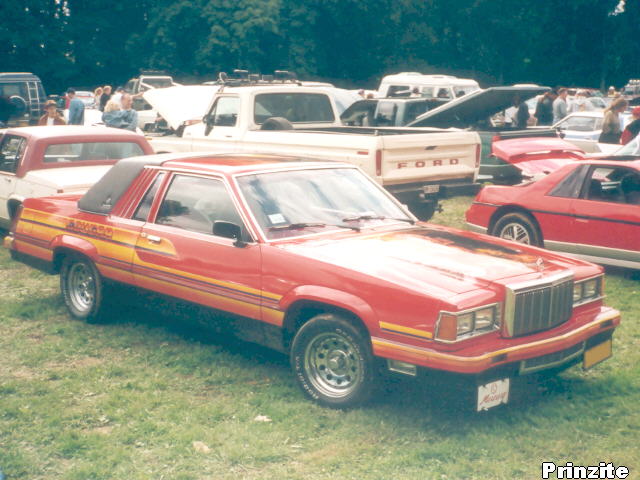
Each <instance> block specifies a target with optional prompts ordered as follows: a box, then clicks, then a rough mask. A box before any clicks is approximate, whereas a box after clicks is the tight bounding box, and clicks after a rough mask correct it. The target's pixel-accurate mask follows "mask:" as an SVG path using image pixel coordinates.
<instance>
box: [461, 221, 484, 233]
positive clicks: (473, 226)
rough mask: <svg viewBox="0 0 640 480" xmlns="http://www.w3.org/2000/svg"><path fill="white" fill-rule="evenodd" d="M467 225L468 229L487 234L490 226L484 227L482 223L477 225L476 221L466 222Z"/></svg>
mask: <svg viewBox="0 0 640 480" xmlns="http://www.w3.org/2000/svg"><path fill="white" fill-rule="evenodd" d="M465 225H466V226H467V229H468V230H470V231H472V232H475V233H483V234H485V235H486V234H487V232H488V231H489V229H488V228H486V227H483V226H481V225H476V224H474V223H469V222H465Z"/></svg>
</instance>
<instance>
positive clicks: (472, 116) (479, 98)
mask: <svg viewBox="0 0 640 480" xmlns="http://www.w3.org/2000/svg"><path fill="white" fill-rule="evenodd" d="M547 90H549V88H548V87H490V88H486V89H484V90H476V91H474V92H471V93H468V94H467V95H464V96H462V97H459V98H456V99H455V100H452V101H450V102H448V103H445V104H444V105H442V106H440V107H438V108H434V109H433V110H430V111H428V112H427V113H424V114H423V115H420V116H419V117H418V118H417V119H415V120H414V121H413V122H411V123H410V124H409V125H407V126H408V127H437V128H450V127H456V128H468V127H470V126H472V125H474V124H476V123H477V122H479V121H482V120H486V119H487V118H489V117H490V116H492V115H495V114H496V113H498V112H501V111H502V110H506V109H507V108H509V107H510V106H511V105H512V104H513V98H514V97H515V96H516V95H517V96H519V97H520V99H521V100H522V101H526V100H528V99H530V98H532V97H535V96H536V95H540V94H541V93H544V92H546V91H547Z"/></svg>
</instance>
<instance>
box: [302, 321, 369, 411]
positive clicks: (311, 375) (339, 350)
mask: <svg viewBox="0 0 640 480" xmlns="http://www.w3.org/2000/svg"><path fill="white" fill-rule="evenodd" d="M291 366H292V368H293V370H294V372H295V375H296V379H297V381H298V384H299V385H300V387H302V389H303V390H304V392H305V393H306V394H307V395H308V396H309V397H311V398H312V399H314V400H316V401H317V402H318V403H320V404H322V405H324V406H328V407H332V408H348V407H354V406H356V405H359V404H362V403H364V402H366V401H367V400H368V399H369V398H370V397H371V394H372V393H373V387H374V380H375V375H374V358H373V353H372V352H371V347H370V345H369V342H368V341H367V340H366V339H365V337H364V335H363V334H362V333H361V332H360V331H359V330H358V329H357V328H356V327H355V326H354V325H352V324H351V323H350V322H349V321H347V320H345V319H344V318H342V317H340V316H338V315H334V314H322V315H317V316H316V317H314V318H312V319H311V320H309V321H308V322H307V323H305V324H304V325H303V326H302V327H301V328H300V330H298V332H297V333H296V335H295V337H294V339H293V343H292V345H291Z"/></svg>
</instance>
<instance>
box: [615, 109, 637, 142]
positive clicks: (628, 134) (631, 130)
mask: <svg viewBox="0 0 640 480" xmlns="http://www.w3.org/2000/svg"><path fill="white" fill-rule="evenodd" d="M631 117H632V118H633V121H632V122H631V123H630V124H629V125H627V127H626V128H625V129H624V130H623V131H622V135H621V136H620V143H621V144H622V145H626V144H627V143H629V142H630V141H631V140H633V139H634V138H636V137H637V136H638V134H639V133H640V107H635V108H634V109H633V110H631Z"/></svg>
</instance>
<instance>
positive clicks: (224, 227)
mask: <svg viewBox="0 0 640 480" xmlns="http://www.w3.org/2000/svg"><path fill="white" fill-rule="evenodd" d="M213 234H214V235H216V236H218V237H224V238H232V239H234V240H235V242H233V245H234V246H236V247H240V248H242V247H244V246H245V245H246V243H245V242H244V241H242V228H241V227H240V225H238V224H235V223H231V222H223V221H221V220H218V221H215V222H213Z"/></svg>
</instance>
